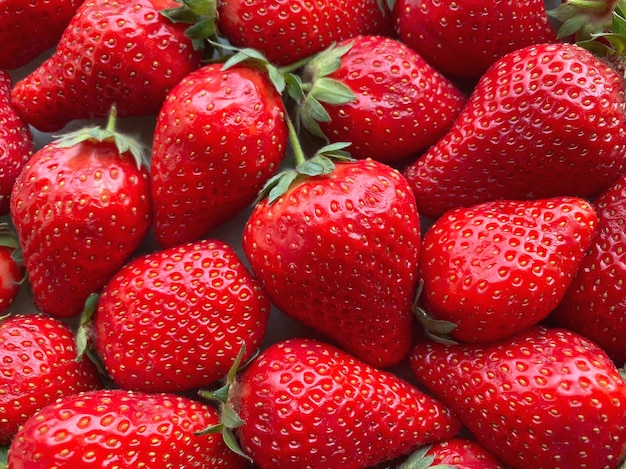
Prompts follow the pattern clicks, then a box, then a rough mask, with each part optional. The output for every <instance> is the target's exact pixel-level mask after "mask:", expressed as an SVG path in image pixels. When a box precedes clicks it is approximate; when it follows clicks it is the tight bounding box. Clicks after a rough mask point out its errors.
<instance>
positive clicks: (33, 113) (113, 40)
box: [12, 0, 202, 132]
mask: <svg viewBox="0 0 626 469" xmlns="http://www.w3.org/2000/svg"><path fill="white" fill-rule="evenodd" d="M173 5H175V3H174V2H173V1H171V0H119V1H115V2H110V1H107V0H87V1H86V2H85V3H83V4H82V5H81V6H80V8H79V9H78V11H77V12H76V15H75V16H74V17H73V18H72V20H71V22H70V24H69V25H68V26H67V28H66V29H65V31H64V32H63V35H62V37H61V40H60V42H59V44H58V46H57V48H56V50H55V52H54V54H53V55H52V56H51V57H50V58H49V59H48V60H46V61H45V62H44V63H43V64H41V65H40V66H39V67H37V68H36V69H35V70H34V71H33V72H31V73H30V74H29V75H28V76H26V77H25V78H24V79H22V80H20V81H18V82H17V83H16V85H15V87H14V89H13V93H12V95H13V100H14V102H15V106H16V107H17V108H18V110H19V112H20V114H21V115H22V117H23V118H24V120H26V122H27V123H29V124H30V125H32V126H34V127H36V128H37V129H39V130H41V131H44V132H53V131H57V130H60V129H61V128H63V127H64V126H65V125H66V124H67V123H68V122H70V121H72V120H74V119H83V118H104V117H106V116H107V114H108V112H109V109H110V108H111V106H112V105H113V104H116V105H117V109H118V114H119V115H120V116H121V117H127V116H143V115H152V114H156V113H157V112H158V111H159V109H160V107H161V104H162V103H163V100H164V99H165V96H166V94H167V92H168V91H169V90H170V89H171V88H173V87H174V85H176V83H178V82H179V81H180V80H181V79H182V78H183V77H184V76H186V75H187V74H189V73H190V72H191V71H193V70H195V69H196V68H197V67H198V66H199V64H200V60H201V58H202V53H201V51H196V50H194V49H193V47H192V42H191V40H190V39H189V38H187V37H186V36H185V35H184V26H183V25H177V24H173V23H172V22H171V21H169V20H168V19H166V18H164V17H163V16H162V15H161V14H160V13H159V12H160V10H162V9H164V8H166V7H168V6H173Z"/></svg>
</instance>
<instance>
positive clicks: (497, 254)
mask: <svg viewBox="0 0 626 469" xmlns="http://www.w3.org/2000/svg"><path fill="white" fill-rule="evenodd" d="M596 228H597V214H596V212H595V210H594V209H593V207H592V206H591V204H590V203H589V202H587V201H585V200H582V199H578V198H574V197H554V198H550V199H541V200H530V201H510V200H509V201H494V202H485V203H483V204H478V205H475V206H473V207H469V208H464V207H462V208H458V209H454V210H450V211H449V212H447V213H446V214H445V215H443V216H442V217H441V218H439V219H438V220H437V221H435V223H434V224H433V225H431V226H430V228H429V229H428V230H427V232H426V233H425V234H424V242H423V244H422V252H421V263H420V278H421V279H422V280H423V289H422V292H421V296H420V300H421V303H422V306H423V308H424V310H425V311H426V312H427V313H428V314H429V315H430V316H432V317H433V318H435V319H441V320H445V321H450V322H452V323H454V324H456V325H457V328H456V329H454V330H453V331H452V332H451V335H452V336H453V337H454V338H455V339H457V340H460V341H464V342H489V341H492V340H498V339H503V338H504V337H507V336H509V335H512V334H514V333H516V332H520V331H522V330H524V329H526V328H528V327H529V326H531V325H533V324H536V323H538V322H539V321H541V320H543V319H545V318H546V317H547V316H548V314H550V312H551V311H552V310H553V309H554V308H555V307H556V306H557V305H558V304H559V302H560V301H561V299H562V298H563V295H564V294H565V291H566V289H567V287H568V286H569V284H570V282H571V281H572V278H573V277H574V275H575V274H576V271H577V270H578V268H579V266H580V264H581V261H582V259H583V257H584V255H585V252H586V250H587V248H588V247H589V245H590V243H591V240H592V238H593V236H594V233H595V231H596Z"/></svg>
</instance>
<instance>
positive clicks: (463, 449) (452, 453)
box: [397, 436, 505, 469]
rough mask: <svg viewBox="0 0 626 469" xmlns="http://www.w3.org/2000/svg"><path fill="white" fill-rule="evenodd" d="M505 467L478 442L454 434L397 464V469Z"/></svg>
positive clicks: (482, 468)
mask: <svg viewBox="0 0 626 469" xmlns="http://www.w3.org/2000/svg"><path fill="white" fill-rule="evenodd" d="M428 468H430V469H505V468H504V466H503V465H502V464H501V463H500V462H498V460H497V459H496V458H495V457H494V456H493V455H492V454H491V453H490V452H489V451H487V450H486V449H485V448H483V447H482V446H481V445H480V444H478V443H477V442H475V441H474V440H470V439H467V438H465V437H460V436H456V437H453V438H450V439H448V440H442V441H438V442H436V443H433V444H432V445H427V446H424V447H422V448H420V449H418V450H416V451H415V452H414V453H412V454H411V455H410V456H409V458H408V459H407V460H406V461H405V462H404V463H402V464H401V465H400V466H398V468H397V469H428Z"/></svg>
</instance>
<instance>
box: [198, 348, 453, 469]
mask: <svg viewBox="0 0 626 469" xmlns="http://www.w3.org/2000/svg"><path fill="white" fill-rule="evenodd" d="M224 394H226V396H227V397H226V398H225V399H224ZM202 395H204V396H205V397H211V398H213V399H216V398H217V396H216V394H215V393H202ZM218 395H219V396H221V400H222V401H223V404H222V418H223V425H222V427H217V428H218V429H219V428H221V429H222V430H223V431H225V432H226V434H229V432H230V431H231V430H232V426H234V427H235V428H234V431H235V433H236V435H237V437H238V439H239V443H240V445H241V446H240V447H239V446H236V447H234V449H235V451H237V452H240V453H243V454H245V455H247V456H248V457H249V458H250V459H251V460H252V461H253V462H254V463H255V464H256V466H258V467H259V468H260V469H274V468H277V467H280V468H281V469H301V468H304V467H306V468H309V469H326V468H342V469H362V468H366V467H368V466H371V465H374V464H377V463H379V462H382V461H386V460H390V459H393V458H394V457H396V456H400V455H402V454H405V453H408V452H410V451H412V450H414V449H416V448H418V447H420V446H422V445H424V444H427V443H430V442H434V441H438V440H441V439H445V438H449V437H451V436H453V435H455V434H456V433H457V432H458V431H459V429H460V426H459V423H458V422H457V420H456V418H455V417H454V416H453V415H451V414H450V412H449V411H448V410H447V409H446V408H445V407H444V406H442V405H441V404H440V403H439V402H437V401H436V400H434V399H432V398H431V397H430V396H428V395H426V394H424V393H422V392H421V391H419V390H418V389H417V388H415V387H414V386H412V385H410V384H409V383H408V382H406V381H404V380H402V379H400V378H399V377H397V376H396V375H394V374H391V373H388V372H384V371H381V370H379V369H377V368H374V367H372V366H369V365H367V364H365V363H363V362H361V361H359V360H357V359H356V358H354V357H353V356H352V355H350V354H348V353H346V352H344V351H343V350H341V349H339V348H336V347H334V346H332V345H329V344H326V343H324V342H320V341H317V340H313V339H288V340H284V341H279V342H276V343H274V344H273V345H271V346H270V347H269V348H267V349H265V350H264V351H263V352H261V354H260V355H259V356H258V357H256V358H255V359H254V360H252V361H251V362H250V363H249V364H248V365H247V366H246V367H245V368H244V369H243V371H241V372H240V373H239V374H238V375H237V376H230V380H229V382H227V384H226V385H225V387H224V388H222V389H220V390H219V393H218ZM224 402H225V403H224ZM227 412H228V413H227ZM225 415H226V416H230V417H234V419H233V420H232V421H231V419H230V418H229V419H228V420H226V419H224V416H225ZM229 421H230V422H229ZM228 422H229V423H230V424H231V427H229V423H228ZM232 424H234V425H232ZM223 427H225V428H223ZM227 440H228V441H233V439H232V438H228V439H227Z"/></svg>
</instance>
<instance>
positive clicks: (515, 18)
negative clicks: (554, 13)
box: [393, 0, 556, 79]
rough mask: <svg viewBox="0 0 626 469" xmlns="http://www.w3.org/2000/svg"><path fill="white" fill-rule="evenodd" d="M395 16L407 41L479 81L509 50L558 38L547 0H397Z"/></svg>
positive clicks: (445, 67)
mask: <svg viewBox="0 0 626 469" xmlns="http://www.w3.org/2000/svg"><path fill="white" fill-rule="evenodd" d="M393 19H394V22H395V29H396V32H397V33H398V36H399V38H400V40H402V42H404V43H405V44H407V45H408V46H409V47H411V48H412V49H414V50H415V51H417V52H418V53H419V54H420V55H422V56H423V57H424V58H425V59H426V61H428V62H429V63H430V64H431V65H432V66H433V67H435V68H436V69H438V70H439V71H440V72H442V73H444V74H445V75H448V76H453V77H462V78H470V79H477V78H479V77H480V76H481V75H482V74H483V73H484V72H485V71H486V70H487V68H489V66H490V65H491V64H492V63H493V62H495V61H496V60H497V59H499V58H500V57H502V56H504V55H505V54H507V53H509V52H512V51H514V50H517V49H521V48H523V47H526V46H530V45H532V44H540V43H544V42H555V41H556V31H555V30H554V29H553V28H552V26H551V25H550V23H549V22H548V15H547V13H546V9H545V6H544V0H514V1H512V0H496V1H493V2H490V3H489V6H488V7H487V6H486V5H485V3H484V2H483V1H482V0H464V1H463V2H441V1H435V0H426V1H422V0H397V1H396V2H395V4H394V9H393Z"/></svg>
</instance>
